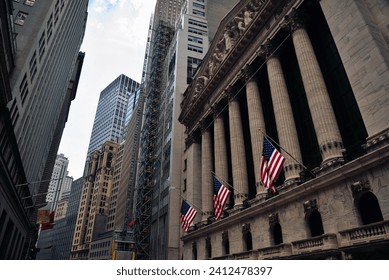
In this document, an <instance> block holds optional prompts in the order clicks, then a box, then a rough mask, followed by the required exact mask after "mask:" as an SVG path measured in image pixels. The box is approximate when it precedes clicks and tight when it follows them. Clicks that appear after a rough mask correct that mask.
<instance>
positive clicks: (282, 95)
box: [266, 44, 302, 185]
mask: <svg viewBox="0 0 389 280" xmlns="http://www.w3.org/2000/svg"><path fill="white" fill-rule="evenodd" d="M266 47H267V48H270V49H271V46H270V45H269V44H268V45H267V46H266ZM268 53H269V52H268ZM266 65H267V72H268V75H269V84H270V92H271V97H272V101H273V108H274V115H275V119H276V125H277V132H278V138H279V142H280V146H281V147H282V148H284V149H285V151H287V152H288V153H289V154H290V155H292V156H293V157H291V156H290V155H289V154H288V153H286V152H284V151H282V150H281V151H280V152H281V153H282V155H283V156H284V157H285V163H284V171H285V184H286V185H288V184H291V183H293V182H297V181H299V178H300V172H301V170H302V167H301V165H300V162H302V157H301V151H300V144H299V140H298V137H297V130H296V125H295V122H294V117H293V111H292V106H291V104H290V100H289V95H288V89H287V87H286V83H285V79H284V74H283V71H282V67H281V63H280V60H279V58H278V57H277V56H276V55H274V54H273V55H271V56H270V57H269V58H268V59H267V63H266ZM296 160H297V161H296Z"/></svg>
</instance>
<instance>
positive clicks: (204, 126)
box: [199, 118, 211, 134]
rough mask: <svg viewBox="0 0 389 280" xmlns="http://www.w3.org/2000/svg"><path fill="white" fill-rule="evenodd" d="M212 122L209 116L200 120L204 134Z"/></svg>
mask: <svg viewBox="0 0 389 280" xmlns="http://www.w3.org/2000/svg"><path fill="white" fill-rule="evenodd" d="M210 124H211V122H210V120H208V118H207V119H202V120H200V121H199V127H200V131H201V134H203V133H204V132H205V131H207V130H209V126H210Z"/></svg>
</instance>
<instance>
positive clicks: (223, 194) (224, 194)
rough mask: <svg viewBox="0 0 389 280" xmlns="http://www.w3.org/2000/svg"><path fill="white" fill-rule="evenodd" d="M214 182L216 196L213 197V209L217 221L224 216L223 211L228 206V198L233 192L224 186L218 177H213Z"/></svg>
mask: <svg viewBox="0 0 389 280" xmlns="http://www.w3.org/2000/svg"><path fill="white" fill-rule="evenodd" d="M213 181H214V195H213V207H214V214H215V219H216V220H218V219H220V217H221V215H222V214H223V209H224V207H225V206H226V204H227V201H228V197H229V196H230V193H231V191H230V190H229V189H227V188H226V187H225V186H224V185H222V184H221V183H220V182H219V180H218V179H216V177H215V176H214V177H213Z"/></svg>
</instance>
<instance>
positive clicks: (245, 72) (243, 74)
mask: <svg viewBox="0 0 389 280" xmlns="http://www.w3.org/2000/svg"><path fill="white" fill-rule="evenodd" d="M254 74H255V71H254V69H253V67H252V66H251V65H246V66H245V67H244V68H243V69H242V70H241V71H240V73H239V79H241V80H243V81H244V82H248V81H250V80H251V79H252V78H253V76H254Z"/></svg>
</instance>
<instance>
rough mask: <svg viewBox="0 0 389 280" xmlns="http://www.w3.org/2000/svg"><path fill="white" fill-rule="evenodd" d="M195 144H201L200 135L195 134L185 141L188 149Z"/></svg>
mask: <svg viewBox="0 0 389 280" xmlns="http://www.w3.org/2000/svg"><path fill="white" fill-rule="evenodd" d="M193 143H200V135H199V133H196V132H193V133H191V134H189V135H188V137H187V138H186V139H185V144H186V146H187V147H189V146H191V145H192V144H193Z"/></svg>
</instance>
